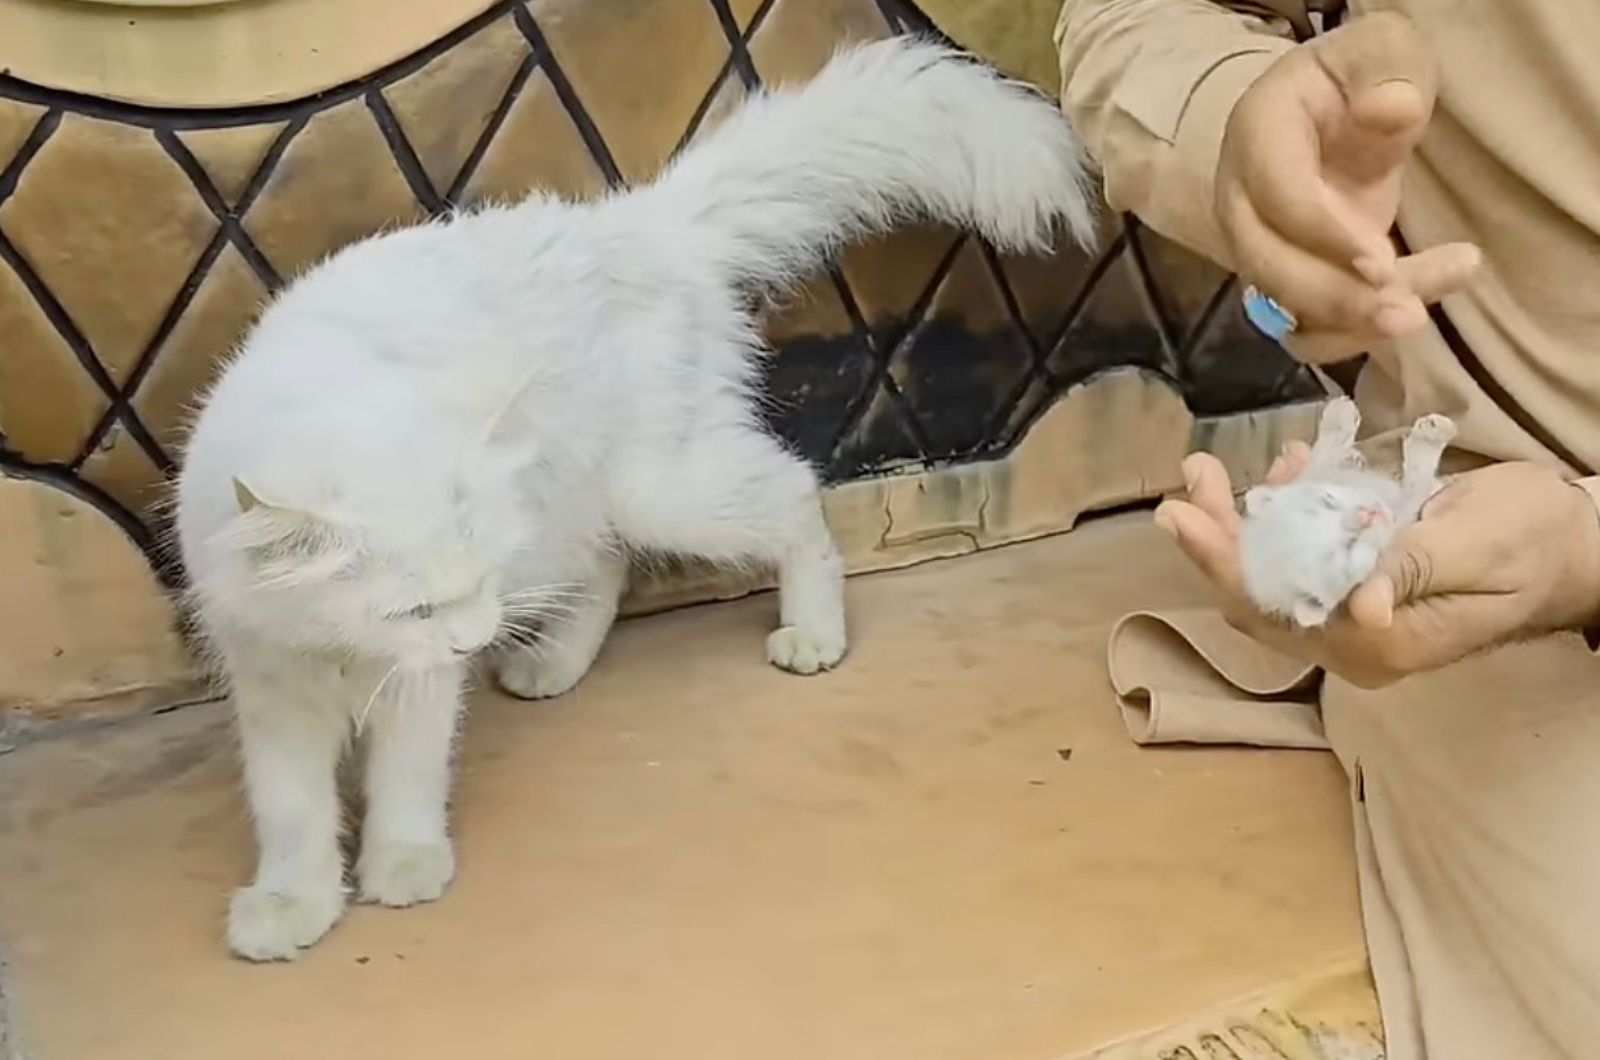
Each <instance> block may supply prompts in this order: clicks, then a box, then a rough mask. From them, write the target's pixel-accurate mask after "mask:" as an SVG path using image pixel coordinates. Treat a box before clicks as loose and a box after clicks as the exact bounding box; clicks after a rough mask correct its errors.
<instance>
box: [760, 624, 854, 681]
mask: <svg viewBox="0 0 1600 1060" xmlns="http://www.w3.org/2000/svg"><path fill="white" fill-rule="evenodd" d="M844 651H845V637H844V632H843V631H842V630H841V631H840V632H838V633H831V632H828V633H824V632H820V631H817V630H811V629H804V628H802V627H800V626H779V627H778V628H777V629H775V630H773V631H772V633H771V635H769V636H768V637H767V661H768V662H770V663H771V664H772V665H774V666H776V667H777V668H778V669H780V670H787V671H789V672H790V673H792V674H815V673H821V672H822V671H823V670H831V669H833V668H834V667H835V666H837V665H838V664H839V660H840V659H843V658H844Z"/></svg>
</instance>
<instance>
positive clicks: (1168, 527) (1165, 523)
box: [1155, 508, 1178, 541]
mask: <svg viewBox="0 0 1600 1060" xmlns="http://www.w3.org/2000/svg"><path fill="white" fill-rule="evenodd" d="M1155 524H1156V526H1158V527H1160V528H1161V532H1162V533H1164V534H1166V535H1167V536H1168V537H1170V538H1172V539H1173V540H1174V541H1176V540H1177V539H1178V521H1177V520H1176V519H1174V518H1173V517H1172V514H1171V513H1170V512H1167V511H1163V510H1162V509H1160V508H1157V509H1156V516H1155Z"/></svg>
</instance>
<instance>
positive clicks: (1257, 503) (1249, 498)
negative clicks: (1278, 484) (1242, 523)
mask: <svg viewBox="0 0 1600 1060" xmlns="http://www.w3.org/2000/svg"><path fill="white" fill-rule="evenodd" d="M1271 499H1272V487H1271V486H1253V487H1251V488H1250V489H1248V490H1245V493H1244V514H1246V515H1260V514H1261V512H1262V511H1264V510H1265V509H1266V507H1267V502H1268V501H1269V500H1271Z"/></svg>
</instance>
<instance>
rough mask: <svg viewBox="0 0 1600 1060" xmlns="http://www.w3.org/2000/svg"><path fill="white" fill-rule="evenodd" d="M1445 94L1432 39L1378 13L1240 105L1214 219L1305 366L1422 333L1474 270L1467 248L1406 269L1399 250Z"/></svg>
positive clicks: (1318, 43) (1281, 66)
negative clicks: (1392, 237)
mask: <svg viewBox="0 0 1600 1060" xmlns="http://www.w3.org/2000/svg"><path fill="white" fill-rule="evenodd" d="M1436 84H1437V71H1436V68H1435V64H1434V60H1433V56H1432V53H1431V51H1430V49H1429V47H1428V43H1427V41H1426V40H1424V39H1423V37H1422V35H1421V34H1420V33H1418V32H1417V30H1416V28H1415V27H1413V26H1412V24H1411V23H1410V22H1409V21H1408V20H1406V19H1405V18H1404V17H1403V16H1400V15H1397V14H1392V13H1380V14H1374V15H1366V16H1362V17H1359V18H1356V19H1354V20H1352V21H1351V22H1349V23H1348V24H1346V25H1344V26H1341V27H1339V28H1338V29H1336V30H1334V31H1333V32H1331V33H1328V34H1326V35H1324V36H1321V37H1317V38H1315V39H1314V40H1311V41H1309V42H1307V43H1305V44H1302V45H1300V46H1299V47H1297V48H1295V49H1293V50H1292V51H1290V52H1288V53H1286V54H1285V55H1284V56H1283V57H1281V58H1280V59H1278V60H1277V61H1276V62H1275V63H1273V64H1272V66H1271V67H1269V68H1268V69H1267V71H1266V73H1264V74H1262V75H1261V77H1260V78H1259V79H1258V80H1257V81H1256V82H1255V83H1254V84H1253V85H1251V87H1250V88H1249V89H1248V90H1246V92H1245V93H1244V95H1243V96H1241V97H1240V98H1239V101H1238V103H1236V104H1235V105H1234V109H1233V112H1232V114H1231V116H1230V117H1229V119H1228V125H1227V131H1226V133H1225V135H1224V136H1223V141H1222V153H1221V157H1220V160H1219V162H1218V165H1217V179H1216V191H1215V200H1214V203H1213V208H1214V211H1215V215H1216V219H1217V223H1218V225H1219V226H1220V228H1221V231H1222V235H1223V237H1224V239H1225V240H1226V242H1227V244H1228V246H1229V249H1230V250H1231V251H1232V254H1233V259H1234V260H1233V264H1234V268H1235V269H1237V270H1238V272H1239V273H1240V275H1241V276H1243V277H1244V278H1245V279H1246V280H1248V281H1249V282H1251V283H1253V284H1254V285H1255V286H1256V287H1257V288H1259V289H1260V290H1261V291H1263V292H1264V293H1266V294H1267V295H1269V296H1271V297H1272V298H1273V299H1274V300H1275V301H1276V302H1278V303H1279V304H1280V305H1282V306H1283V307H1284V308H1285V309H1287V310H1289V311H1290V312H1291V313H1293V314H1294V315H1295V317H1296V318H1297V320H1298V323H1299V327H1298V328H1297V329H1296V330H1295V331H1294V332H1293V333H1291V334H1290V336H1289V337H1288V338H1287V339H1286V340H1285V346H1286V347H1287V348H1288V350H1289V352H1290V353H1291V354H1292V355H1294V356H1295V357H1296V358H1297V359H1299V360H1301V361H1305V362H1308V363H1312V364H1328V363H1332V362H1336V361H1342V360H1347V359H1349V358H1350V357H1354V356H1356V355H1357V354H1360V353H1362V352H1365V351H1366V350H1368V349H1371V348H1372V347H1373V346H1374V345H1378V344H1380V343H1383V342H1385V341H1387V340H1389V339H1394V338H1398V337H1400V336H1402V335H1406V334H1410V333H1412V332H1415V331H1418V330H1420V329H1421V328H1423V327H1424V326H1426V324H1427V321H1428V315H1427V308H1426V307H1427V305H1428V304H1431V303H1433V302H1437V301H1438V300H1440V299H1441V298H1443V297H1444V296H1446V295H1448V294H1451V293H1453V292H1455V291H1457V290H1460V289H1461V288H1462V287H1464V286H1466V284H1467V283H1468V282H1469V281H1470V280H1471V278H1472V276H1473V274H1474V273H1475V272H1476V271H1477V268H1478V264H1479V261H1480V259H1481V254H1480V252H1479V250H1478V248H1477V247H1475V246H1473V245H1472V244H1470V243H1449V244H1444V245H1442V246H1437V247H1430V248H1428V249H1425V250H1422V251H1420V252H1418V253H1416V254H1412V255H1408V256H1406V257H1403V258H1398V259H1397V258H1396V256H1395V250H1394V247H1393V245H1392V244H1391V243H1390V241H1389V232H1390V230H1391V229H1392V228H1393V227H1394V222H1395V213H1396V211H1397V209H1398V207H1399V203H1400V181H1401V173H1402V170H1403V169H1404V167H1405V164H1406V162H1407V161H1408V160H1409V159H1410V157H1411V153H1412V149H1413V148H1414V147H1415V146H1416V144H1417V142H1418V141H1419V140H1420V139H1421V138H1422V134H1423V131H1424V130H1425V129H1426V128H1427V125H1428V120H1429V118H1430V117H1431V116H1432V113H1433V102H1434V92H1435V87H1436Z"/></svg>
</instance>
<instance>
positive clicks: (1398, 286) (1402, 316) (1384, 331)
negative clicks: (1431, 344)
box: [1283, 259, 1429, 365]
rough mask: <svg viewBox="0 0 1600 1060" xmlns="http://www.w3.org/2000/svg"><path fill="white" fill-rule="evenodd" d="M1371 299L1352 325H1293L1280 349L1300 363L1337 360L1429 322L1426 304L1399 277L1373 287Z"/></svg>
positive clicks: (1413, 331)
mask: <svg viewBox="0 0 1600 1060" xmlns="http://www.w3.org/2000/svg"><path fill="white" fill-rule="evenodd" d="M1407 260H1409V259H1407ZM1374 299H1375V301H1374V304H1375V306H1376V308H1375V309H1373V311H1372V314H1371V316H1370V318H1369V319H1368V320H1366V321H1364V322H1361V323H1359V324H1357V325H1356V326H1353V327H1341V328H1333V329H1328V328H1316V327H1310V328H1297V329H1296V330H1295V331H1293V332H1291V333H1290V334H1288V335H1287V336H1285V337H1284V341H1283V347H1284V349H1286V350H1287V351H1288V352H1289V355H1290V356H1291V357H1293V358H1294V359H1295V360H1297V361H1299V362H1300V363H1302V364H1319V365H1320V364H1339V363H1341V362H1343V361H1348V360H1350V359H1352V358H1354V357H1358V356H1360V355H1361V354H1363V353H1366V352H1368V351H1370V350H1371V349H1373V348H1374V347H1376V346H1381V345H1383V344H1384V343H1387V342H1389V341H1391V340H1393V339H1399V338H1404V337H1405V336H1407V335H1415V334H1416V333H1417V332H1419V331H1422V330H1423V329H1424V328H1426V327H1427V326H1428V324H1429V318H1428V307H1427V306H1426V305H1424V304H1423V301H1422V299H1421V298H1419V297H1418V296H1417V295H1416V294H1414V293H1412V291H1411V289H1410V288H1409V287H1408V286H1405V284H1404V282H1403V281H1399V280H1397V281H1396V282H1395V283H1394V284H1391V285H1390V286H1388V287H1386V288H1384V289H1383V290H1380V291H1377V292H1376V293H1375V295H1374Z"/></svg>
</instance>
